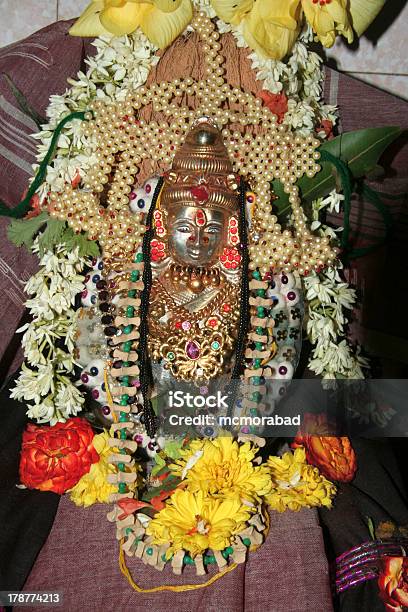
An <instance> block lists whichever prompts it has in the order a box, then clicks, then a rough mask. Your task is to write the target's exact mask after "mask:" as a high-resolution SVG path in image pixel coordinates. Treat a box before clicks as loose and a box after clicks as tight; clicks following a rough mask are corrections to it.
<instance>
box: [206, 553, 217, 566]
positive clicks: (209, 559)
mask: <svg viewBox="0 0 408 612" xmlns="http://www.w3.org/2000/svg"><path fill="white" fill-rule="evenodd" d="M203 561H204V563H205V564H206V565H209V564H210V563H215V557H214V555H207V556H206V557H204V559H203Z"/></svg>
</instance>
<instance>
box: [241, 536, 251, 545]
mask: <svg viewBox="0 0 408 612" xmlns="http://www.w3.org/2000/svg"><path fill="white" fill-rule="evenodd" d="M242 543H243V544H244V546H251V540H250V539H249V538H243V539H242Z"/></svg>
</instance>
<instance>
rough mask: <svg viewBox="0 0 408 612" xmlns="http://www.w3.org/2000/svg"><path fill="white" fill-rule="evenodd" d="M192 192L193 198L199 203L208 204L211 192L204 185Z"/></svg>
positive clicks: (194, 188)
mask: <svg viewBox="0 0 408 612" xmlns="http://www.w3.org/2000/svg"><path fill="white" fill-rule="evenodd" d="M190 191H191V195H192V196H193V198H194V199H195V200H198V201H199V202H206V201H207V200H208V198H209V197H210V194H209V191H208V189H207V187H205V186H204V185H199V186H197V187H192V188H191V190H190Z"/></svg>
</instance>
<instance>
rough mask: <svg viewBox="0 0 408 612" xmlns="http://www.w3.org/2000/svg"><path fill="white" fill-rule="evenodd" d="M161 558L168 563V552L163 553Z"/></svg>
mask: <svg viewBox="0 0 408 612" xmlns="http://www.w3.org/2000/svg"><path fill="white" fill-rule="evenodd" d="M161 560H162V561H164V563H166V561H167V559H166V553H163V554H162V556H161Z"/></svg>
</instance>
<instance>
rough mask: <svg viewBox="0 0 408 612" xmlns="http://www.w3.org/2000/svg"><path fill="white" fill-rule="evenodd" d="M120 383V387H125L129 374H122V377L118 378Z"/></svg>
mask: <svg viewBox="0 0 408 612" xmlns="http://www.w3.org/2000/svg"><path fill="white" fill-rule="evenodd" d="M120 384H121V385H122V387H127V386H128V384H129V376H127V375H126V376H122V378H121V379H120Z"/></svg>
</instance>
